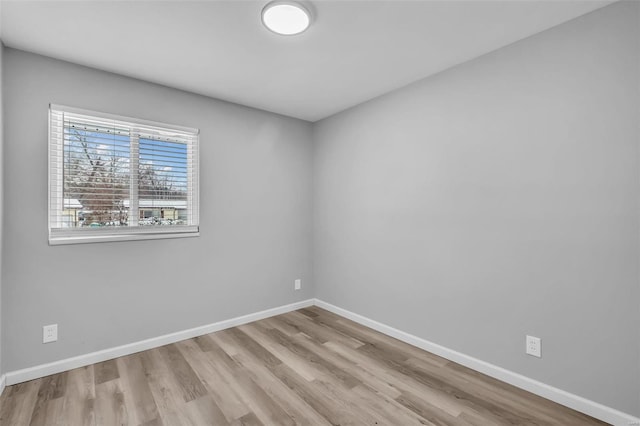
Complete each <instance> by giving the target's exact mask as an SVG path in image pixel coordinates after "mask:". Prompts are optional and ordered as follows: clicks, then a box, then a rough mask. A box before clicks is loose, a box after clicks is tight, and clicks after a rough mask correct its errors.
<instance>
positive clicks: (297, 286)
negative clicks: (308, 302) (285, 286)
mask: <svg viewBox="0 0 640 426" xmlns="http://www.w3.org/2000/svg"><path fill="white" fill-rule="evenodd" d="M301 288H302V280H301V279H297V280H296V281H295V283H294V284H293V289H294V290H300V289H301Z"/></svg>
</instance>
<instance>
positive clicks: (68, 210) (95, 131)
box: [49, 105, 199, 244]
mask: <svg viewBox="0 0 640 426" xmlns="http://www.w3.org/2000/svg"><path fill="white" fill-rule="evenodd" d="M49 111H50V113H49V127H50V129H49V242H50V244H58V243H70V242H94V241H111V240H127V239H140V238H169V237H175V236H193V235H194V234H197V233H198V232H199V223H198V222H199V217H198V154H199V153H198V134H199V132H198V130H197V129H190V128H185V127H178V126H170V125H165V124H161V123H154V122H149V121H144V120H138V119H133V118H128V117H121V116H115V115H111V114H104V113H97V112H91V111H85V110H79V109H76V108H70V107H63V106H59V105H51V106H50V110H49ZM189 234H190V235H189Z"/></svg>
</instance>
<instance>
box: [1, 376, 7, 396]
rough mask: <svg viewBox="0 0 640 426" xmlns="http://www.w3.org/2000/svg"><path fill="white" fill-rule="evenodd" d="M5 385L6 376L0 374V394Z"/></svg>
mask: <svg viewBox="0 0 640 426" xmlns="http://www.w3.org/2000/svg"><path fill="white" fill-rule="evenodd" d="M6 386H7V376H5V375H4V374H3V375H2V376H0V396H2V392H4V388H5V387H6Z"/></svg>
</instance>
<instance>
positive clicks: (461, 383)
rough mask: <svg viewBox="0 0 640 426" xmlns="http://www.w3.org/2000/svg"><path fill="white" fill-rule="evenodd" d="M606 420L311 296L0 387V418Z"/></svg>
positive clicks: (590, 423) (475, 423) (13, 424)
mask: <svg viewBox="0 0 640 426" xmlns="http://www.w3.org/2000/svg"><path fill="white" fill-rule="evenodd" d="M603 424H605V423H603V422H600V421H598V420H596V419H593V418H591V417H589V416H587V415H585V414H582V413H578V412H576V411H573V410H570V409H568V408H566V407H562V406H560V405H558V404H556V403H554V402H552V401H549V400H546V399H544V398H541V397H539V396H536V395H532V394H530V393H528V392H526V391H524V390H522V389H517V388H515V387H513V386H511V385H508V384H506V383H503V382H500V381H499V380H496V379H493V378H491V377H488V376H486V375H484V374H482V373H479V372H477V371H473V370H470V369H468V368H465V367H463V366H461V365H458V364H456V363H453V362H450V361H448V360H446V359H444V358H441V357H439V356H436V355H434V354H430V353H428V352H425V351H423V350H421V349H419V348H416V347H413V346H411V345H408V344H406V343H404V342H401V341H399V340H396V339H393V338H391V337H389V336H386V335H384V334H381V333H379V332H377V331H375V330H372V329H369V328H366V327H363V326H361V325H360V324H357V323H355V322H353V321H351V320H348V319H346V318H342V317H340V316H338V315H335V314H333V313H330V312H328V311H325V310H323V309H321V308H318V307H315V306H313V307H309V308H305V309H301V310H298V311H295V312H290V313H287V314H283V315H279V316H276V317H272V318H267V319H264V320H261V321H257V322H254V323H250V324H245V325H242V326H239V327H235V328H231V329H228V330H224V331H220V332H217V333H212V334H208V335H203V336H200V337H196V338H194V339H188V340H184V341H181V342H178V343H175V344H171V345H166V346H162V347H159V348H155V349H151V350H149V351H145V352H141V353H137V354H133V355H128V356H125V357H121V358H118V359H114V360H109V361H105V362H101V363H97V364H94V365H90V366H87V367H83V368H79V369H75V370H70V371H67V372H64V373H60V374H55V375H52V376H48V377H43V378H40V379H37V380H32V381H30V382H25V383H20V384H17V385H13V386H8V387H7V388H6V389H5V391H4V392H3V394H2V396H1V397H0V425H1V426H5V425H6V426H28V425H33V426H57V425H61V426H62V425H64V426H76V425H86V426H111V425H118V426H125V425H130V426H174V425H175V426H178V425H179V426H206V425H214V426H218V425H220V426H227V425H236V426H238V425H266V426H277V425H310V426H316V425H317V426H322V425H341V426H344V425H402V426H409V425H428V426H490V425H498V426H502V425H505V426H507V425H508V426H514V425H522V426H527V425H530V426H533V425H536V426H574V425H575V426H596V425H603Z"/></svg>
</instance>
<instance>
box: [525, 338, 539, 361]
mask: <svg viewBox="0 0 640 426" xmlns="http://www.w3.org/2000/svg"><path fill="white" fill-rule="evenodd" d="M526 352H527V354H528V355H532V356H536V357H538V358H540V357H542V342H541V340H540V338H539V337H534V336H527V348H526Z"/></svg>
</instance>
